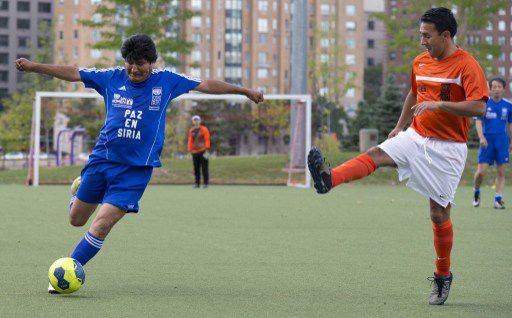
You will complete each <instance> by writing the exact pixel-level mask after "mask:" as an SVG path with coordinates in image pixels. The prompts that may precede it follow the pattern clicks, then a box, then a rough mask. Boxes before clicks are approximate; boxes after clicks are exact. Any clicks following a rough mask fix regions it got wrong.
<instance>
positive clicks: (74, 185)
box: [71, 177, 82, 194]
mask: <svg viewBox="0 0 512 318" xmlns="http://www.w3.org/2000/svg"><path fill="white" fill-rule="evenodd" d="M81 181H82V178H80V177H78V178H76V179H75V180H74V181H73V183H72V184H71V194H75V193H76V192H77V191H78V187H79V186H80V182H81Z"/></svg>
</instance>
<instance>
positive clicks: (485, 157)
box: [478, 135, 509, 166]
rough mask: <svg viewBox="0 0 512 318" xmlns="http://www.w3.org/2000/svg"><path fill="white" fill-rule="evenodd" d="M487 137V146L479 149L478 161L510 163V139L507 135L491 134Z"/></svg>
mask: <svg viewBox="0 0 512 318" xmlns="http://www.w3.org/2000/svg"><path fill="white" fill-rule="evenodd" d="M485 139H487V148H482V146H480V149H479V150H478V163H488V164H489V165H491V166H492V165H493V164H494V162H496V164H497V165H502V164H508V163H509V153H508V148H509V141H508V136H507V135H489V136H485Z"/></svg>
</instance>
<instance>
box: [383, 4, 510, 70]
mask: <svg viewBox="0 0 512 318" xmlns="http://www.w3.org/2000/svg"><path fill="white" fill-rule="evenodd" d="M406 3H407V4H404V6H403V8H400V11H397V12H391V14H389V13H388V12H382V13H376V14H375V17H377V18H378V19H380V20H382V21H383V22H384V24H385V25H386V28H387V33H388V35H389V40H388V43H387V45H388V50H389V51H390V52H396V53H398V55H401V56H402V58H403V60H404V61H407V63H401V64H390V65H388V70H389V71H390V72H392V73H402V74H407V73H409V72H410V68H411V66H410V62H411V61H412V60H413V59H414V57H416V55H418V54H419V53H420V52H421V47H420V41H419V37H418V36H417V34H418V25H419V18H420V16H421V15H422V14H423V13H424V12H425V11H426V10H427V9H428V8H431V7H440V6H444V7H447V8H452V9H456V18H457V23H458V31H457V35H456V42H457V43H460V45H461V46H462V47H463V48H464V49H465V50H467V51H469V52H470V53H471V54H472V55H473V56H474V57H475V58H476V59H477V60H478V62H479V63H480V64H481V65H482V67H483V68H484V69H487V70H488V72H493V62H494V60H495V59H496V58H497V57H498V56H499V54H500V47H499V45H493V44H489V43H487V42H485V41H484V39H480V40H479V41H475V40H474V39H473V38H472V37H470V36H479V32H480V30H483V29H485V28H486V27H487V25H488V24H489V22H490V21H492V18H493V17H494V16H495V15H496V14H497V13H498V11H499V10H501V9H508V7H509V5H510V4H509V0H493V1H481V0H415V1H407V2H406Z"/></svg>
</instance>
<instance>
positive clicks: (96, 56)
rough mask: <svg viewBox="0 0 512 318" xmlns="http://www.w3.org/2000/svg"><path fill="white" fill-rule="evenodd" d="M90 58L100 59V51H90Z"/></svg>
mask: <svg viewBox="0 0 512 318" xmlns="http://www.w3.org/2000/svg"><path fill="white" fill-rule="evenodd" d="M91 57H92V58H93V59H99V58H100V57H101V50H98V49H91Z"/></svg>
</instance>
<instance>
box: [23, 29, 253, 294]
mask: <svg viewBox="0 0 512 318" xmlns="http://www.w3.org/2000/svg"><path fill="white" fill-rule="evenodd" d="M121 54H122V56H123V59H124V60H125V66H124V67H116V68H110V69H94V68H93V69H86V68H80V69H79V68H77V67H74V66H60V65H49V64H40V63H34V62H32V61H29V60H27V59H24V58H21V59H18V60H16V67H17V69H18V70H19V71H25V72H34V73H40V74H46V75H50V76H54V77H57V78H59V79H62V80H65V81H69V82H78V81H82V82H83V83H84V84H85V87H88V88H93V89H95V90H96V91H97V92H98V93H99V94H100V95H101V96H102V97H103V100H104V102H105V106H106V118H105V123H104V125H103V127H102V128H101V131H100V135H99V138H98V141H97V143H96V145H95V147H94V149H93V151H92V154H91V155H90V157H89V160H88V162H87V164H86V165H85V167H84V169H83V170H82V173H81V183H80V186H79V187H78V191H77V192H76V195H74V197H73V198H72V201H71V202H70V207H71V208H70V214H69V217H70V223H71V224H72V225H73V226H83V225H85V224H86V223H87V221H88V220H89V218H90V217H91V215H92V214H93V213H94V211H95V210H96V208H97V206H98V205H99V204H101V207H100V209H99V211H98V213H97V215H96V217H95V218H94V220H93V222H92V224H91V227H90V228H89V231H88V232H87V233H86V234H85V237H84V238H83V239H82V240H81V241H80V242H79V243H78V245H77V247H76V249H75V250H74V251H73V253H72V254H71V257H72V258H74V259H76V260H77V261H79V262H80V263H81V264H82V265H85V264H87V262H89V260H91V258H93V257H94V256H95V255H96V254H97V253H98V252H99V250H100V248H101V247H102V245H103V241H104V240H105V238H106V237H107V235H108V233H109V232H110V231H111V229H112V228H113V226H114V225H115V224H116V223H117V222H118V221H119V220H120V219H122V218H123V217H124V216H125V215H126V213H127V212H138V210H139V205H138V202H139V200H140V198H141V197H142V194H143V193H144V190H145V189H146V186H147V184H148V182H149V180H150V178H151V173H152V172H153V168H154V167H160V166H161V165H162V164H161V163H160V154H161V152H162V146H163V144H164V131H165V114H166V109H167V105H168V104H169V102H170V101H171V100H172V99H174V98H176V97H178V96H180V95H182V94H185V93H187V92H188V91H190V90H196V91H200V92H203V93H208V94H241V95H245V96H247V98H248V99H250V100H252V101H253V102H255V103H259V102H262V101H263V94H262V93H261V92H258V91H255V90H251V89H247V88H244V87H239V86H235V85H231V84H228V83H224V82H222V81H218V80H204V81H201V80H199V79H194V78H189V77H187V76H184V75H179V74H176V73H173V72H171V71H170V70H166V69H155V68H154V67H155V62H156V60H157V57H158V55H157V52H156V47H155V43H154V42H153V40H152V39H151V38H150V37H149V36H147V35H144V34H138V35H134V36H132V37H130V38H128V39H127V40H126V41H125V42H124V43H123V45H122V48H121ZM52 289H53V288H51V286H50V288H49V291H50V292H54V291H53V290H52Z"/></svg>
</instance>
